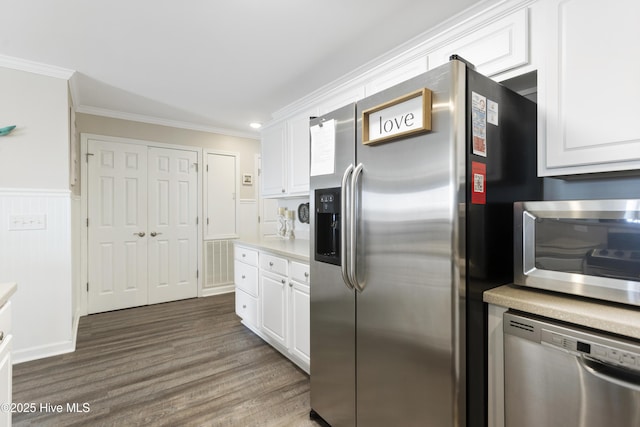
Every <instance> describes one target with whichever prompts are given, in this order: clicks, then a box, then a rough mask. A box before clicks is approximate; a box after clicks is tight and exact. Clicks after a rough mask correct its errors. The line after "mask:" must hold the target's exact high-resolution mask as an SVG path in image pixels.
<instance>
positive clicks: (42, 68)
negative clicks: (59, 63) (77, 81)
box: [0, 55, 75, 80]
mask: <svg viewBox="0 0 640 427" xmlns="http://www.w3.org/2000/svg"><path fill="white" fill-rule="evenodd" d="M0 67H5V68H11V69H14V70H20V71H27V72H29V73H34V74H40V75H43V76H48V77H55V78H57V79H64V80H69V79H71V77H72V76H73V75H74V74H75V71H74V70H69V69H68V68H62V67H56V66H55V65H49V64H43V63H42V62H35V61H29V60H27V59H22V58H16V57H13V56H7V55H0Z"/></svg>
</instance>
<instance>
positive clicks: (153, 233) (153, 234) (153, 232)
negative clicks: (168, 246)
mask: <svg viewBox="0 0 640 427" xmlns="http://www.w3.org/2000/svg"><path fill="white" fill-rule="evenodd" d="M161 234H162V233H156V232H155V231H152V232H151V237H156V236H159V235H161Z"/></svg>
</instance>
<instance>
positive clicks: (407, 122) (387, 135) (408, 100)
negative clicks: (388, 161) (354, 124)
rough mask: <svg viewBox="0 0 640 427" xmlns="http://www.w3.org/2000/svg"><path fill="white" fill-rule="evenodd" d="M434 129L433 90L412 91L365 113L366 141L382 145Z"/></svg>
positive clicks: (364, 141) (363, 116)
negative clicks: (382, 143) (432, 112)
mask: <svg viewBox="0 0 640 427" xmlns="http://www.w3.org/2000/svg"><path fill="white" fill-rule="evenodd" d="M430 130H431V91H430V90H429V89H427V88H423V89H420V90H417V91H415V92H411V93H408V94H406V95H404V96H401V97H399V98H396V99H394V100H392V101H389V102H385V103H384V104H381V105H378V106H376V107H373V108H369V109H368V110H365V111H363V112H362V143H363V144H365V145H368V144H378V143H381V142H386V141H390V140H393V139H398V138H402V137H405V136H409V135H413V134H416V133H421V132H426V131H430Z"/></svg>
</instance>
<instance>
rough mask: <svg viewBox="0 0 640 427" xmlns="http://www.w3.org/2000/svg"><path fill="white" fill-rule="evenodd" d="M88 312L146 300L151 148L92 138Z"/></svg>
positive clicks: (120, 306) (90, 149)
mask: <svg viewBox="0 0 640 427" xmlns="http://www.w3.org/2000/svg"><path fill="white" fill-rule="evenodd" d="M89 153H90V155H89V156H88V159H89V161H88V164H89V167H88V173H89V174H88V181H89V187H88V193H87V194H88V203H89V206H88V212H89V248H88V250H89V255H88V256H89V299H88V311H89V313H97V312H101V311H108V310H116V309H120V308H126V307H134V306H138V305H145V304H147V301H148V292H147V237H146V233H147V147H145V146H142V145H133V144H121V143H112V142H103V141H89Z"/></svg>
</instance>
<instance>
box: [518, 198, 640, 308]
mask: <svg viewBox="0 0 640 427" xmlns="http://www.w3.org/2000/svg"><path fill="white" fill-rule="evenodd" d="M514 227H515V230H514V245H515V247H514V282H515V283H516V284H517V285H522V286H530V287H534V288H540V289H546V290H551V291H557V292H564V293H568V294H574V295H580V296H584V297H590V298H598V299H603V300H608V301H614V302H619V303H624V304H633V305H636V306H640V200H566V201H542V202H516V203H515V204H514Z"/></svg>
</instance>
